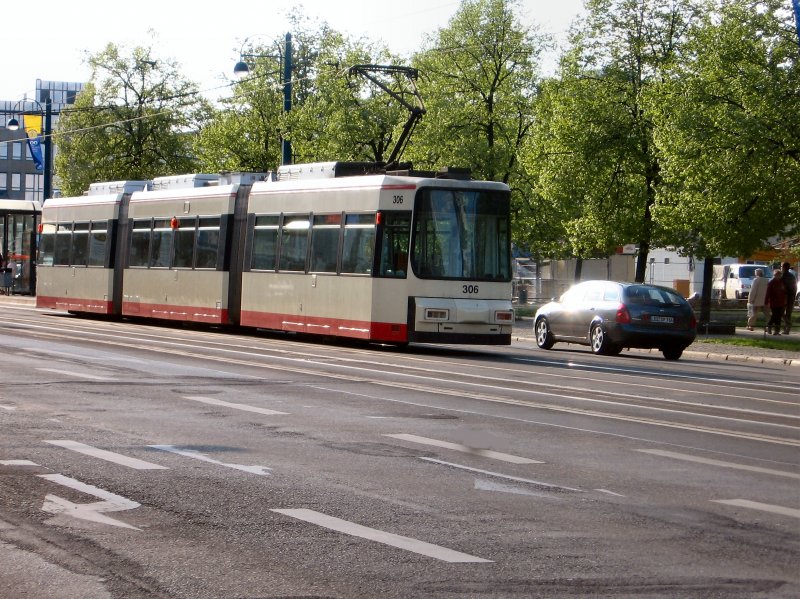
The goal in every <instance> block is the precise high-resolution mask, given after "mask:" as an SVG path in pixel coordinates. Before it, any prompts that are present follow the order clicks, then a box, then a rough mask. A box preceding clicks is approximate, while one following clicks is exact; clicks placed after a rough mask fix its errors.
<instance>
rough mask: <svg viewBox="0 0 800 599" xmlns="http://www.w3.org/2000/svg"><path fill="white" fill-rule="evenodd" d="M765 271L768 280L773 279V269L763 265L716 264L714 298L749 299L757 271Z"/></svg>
mask: <svg viewBox="0 0 800 599" xmlns="http://www.w3.org/2000/svg"><path fill="white" fill-rule="evenodd" d="M757 268H760V269H761V270H763V271H764V277H765V278H766V279H767V280H770V279H771V278H772V267H771V266H766V265H762V264H715V265H714V283H713V284H712V286H711V290H712V291H711V293H712V297H715V298H717V299H736V300H739V299H747V296H748V295H750V287H751V286H752V285H753V279H754V278H755V276H756V269H757Z"/></svg>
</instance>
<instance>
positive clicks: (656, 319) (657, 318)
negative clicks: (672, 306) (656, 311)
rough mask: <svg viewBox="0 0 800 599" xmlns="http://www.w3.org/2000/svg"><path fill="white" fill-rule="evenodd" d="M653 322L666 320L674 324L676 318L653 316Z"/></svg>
mask: <svg viewBox="0 0 800 599" xmlns="http://www.w3.org/2000/svg"><path fill="white" fill-rule="evenodd" d="M650 321H651V322H665V323H667V324H673V323H674V322H675V319H674V318H673V317H672V316H651V317H650Z"/></svg>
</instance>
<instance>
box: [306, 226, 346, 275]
mask: <svg viewBox="0 0 800 599" xmlns="http://www.w3.org/2000/svg"><path fill="white" fill-rule="evenodd" d="M341 229H342V215H341V214H317V215H314V226H313V227H312V228H311V265H310V267H309V271H311V272H332V273H335V272H336V257H337V256H338V255H339V233H340V232H341Z"/></svg>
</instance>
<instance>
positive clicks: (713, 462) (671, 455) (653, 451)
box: [636, 449, 800, 479]
mask: <svg viewBox="0 0 800 599" xmlns="http://www.w3.org/2000/svg"><path fill="white" fill-rule="evenodd" d="M636 451H639V452H641V453H649V454H652V455H658V456H662V457H665V458H672V459H675V460H683V461H685V462H696V463H698V464H707V465H709V466H720V467H722V468H734V469H736V470H747V471H748V472H758V473H760V474H772V475H773V476H784V477H786V478H796V479H800V474H797V473H795V472H786V471H785V470H773V469H772V468H761V467H759V466H748V465H746V464H736V463H734V462H723V461H722V460H712V459H709V458H701V457H698V456H693V455H687V454H684V453H675V452H673V451H663V450H661V449H637V450H636Z"/></svg>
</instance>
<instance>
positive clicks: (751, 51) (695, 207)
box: [652, 0, 800, 257]
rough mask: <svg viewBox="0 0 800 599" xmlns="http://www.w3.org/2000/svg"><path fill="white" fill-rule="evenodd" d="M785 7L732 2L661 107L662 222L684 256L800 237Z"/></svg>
mask: <svg viewBox="0 0 800 599" xmlns="http://www.w3.org/2000/svg"><path fill="white" fill-rule="evenodd" d="M793 30H794V26H793V23H792V16H791V13H790V12H789V10H788V9H787V7H786V6H784V2H782V1H780V0H724V1H723V2H722V3H721V4H720V5H719V8H718V10H717V11H714V13H711V11H708V13H707V16H706V17H705V18H704V19H703V20H702V21H701V22H700V23H698V26H697V27H695V28H694V29H693V31H692V35H691V42H690V43H689V44H688V45H687V48H686V50H687V52H686V56H685V60H683V61H682V62H681V63H680V64H676V65H675V68H674V70H673V71H672V72H671V73H670V77H669V78H668V79H667V80H666V81H665V82H664V84H663V85H662V86H660V88H659V89H658V90H657V93H656V94H654V97H653V99H652V104H653V110H652V112H653V114H654V120H655V123H656V136H655V139H656V142H657V144H658V146H659V151H660V154H661V164H662V177H663V181H664V186H663V192H664V193H663V194H662V195H661V197H660V198H659V201H658V204H657V205H656V207H655V209H654V216H655V218H657V219H658V221H659V222H660V223H662V226H664V227H665V228H667V229H669V230H670V232H671V235H672V236H673V237H674V238H675V239H676V240H677V244H678V245H680V246H681V247H683V248H684V251H686V252H687V253H690V254H694V255H697V256H702V257H713V256H748V255H750V254H752V253H753V251H754V250H757V249H759V248H761V247H763V246H764V245H765V244H767V242H768V240H769V239H770V238H773V237H775V236H782V237H790V236H792V235H797V233H798V231H800V216H798V215H800V193H798V190H800V69H798V54H799V53H798V46H797V40H796V38H795V35H794V31H793Z"/></svg>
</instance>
